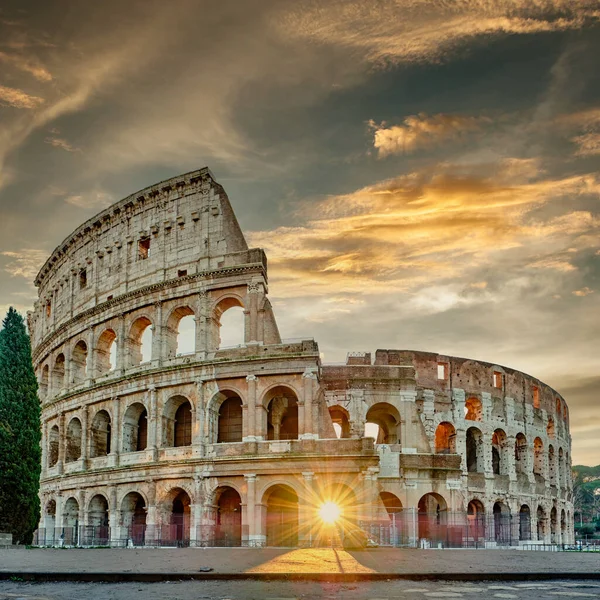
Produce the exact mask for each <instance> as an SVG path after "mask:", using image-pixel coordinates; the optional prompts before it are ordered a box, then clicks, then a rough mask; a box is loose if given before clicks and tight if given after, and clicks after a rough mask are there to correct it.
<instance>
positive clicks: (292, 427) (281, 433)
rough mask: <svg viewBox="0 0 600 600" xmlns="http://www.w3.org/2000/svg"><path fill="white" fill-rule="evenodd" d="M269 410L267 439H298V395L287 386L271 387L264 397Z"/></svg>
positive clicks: (264, 404)
mask: <svg viewBox="0 0 600 600" xmlns="http://www.w3.org/2000/svg"><path fill="white" fill-rule="evenodd" d="M263 406H266V409H267V415H266V416H267V439H269V440H297V439H298V433H299V429H298V395H297V394H296V392H295V391H294V390H293V389H292V388H291V387H290V386H287V385H276V386H275V387H271V388H270V389H269V390H268V391H267V392H266V393H265V395H264V396H263Z"/></svg>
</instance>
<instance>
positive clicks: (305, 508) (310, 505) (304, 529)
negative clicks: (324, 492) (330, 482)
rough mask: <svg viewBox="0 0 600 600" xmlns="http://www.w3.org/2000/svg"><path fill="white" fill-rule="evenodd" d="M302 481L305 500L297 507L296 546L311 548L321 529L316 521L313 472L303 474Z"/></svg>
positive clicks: (315, 492)
mask: <svg viewBox="0 0 600 600" xmlns="http://www.w3.org/2000/svg"><path fill="white" fill-rule="evenodd" d="M302 479H303V480H304V498H305V499H304V502H302V503H301V504H300V506H299V507H298V512H299V515H298V529H299V531H298V545H299V546H306V547H308V548H311V547H312V545H313V544H314V543H315V542H316V537H317V533H318V530H319V528H320V527H321V524H320V523H318V522H317V519H316V510H317V508H318V505H319V495H318V492H317V489H316V480H315V474H314V472H313V471H306V472H303V473H302Z"/></svg>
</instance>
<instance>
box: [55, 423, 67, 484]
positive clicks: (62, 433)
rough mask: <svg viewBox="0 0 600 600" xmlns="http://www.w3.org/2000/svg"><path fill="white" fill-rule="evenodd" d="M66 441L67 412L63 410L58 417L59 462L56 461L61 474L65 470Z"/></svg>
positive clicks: (57, 469)
mask: <svg viewBox="0 0 600 600" xmlns="http://www.w3.org/2000/svg"><path fill="white" fill-rule="evenodd" d="M66 443H67V432H66V430H65V413H64V412H61V413H60V415H59V417H58V462H57V463H56V471H57V473H58V474H59V475H62V474H63V472H64V466H65V450H66Z"/></svg>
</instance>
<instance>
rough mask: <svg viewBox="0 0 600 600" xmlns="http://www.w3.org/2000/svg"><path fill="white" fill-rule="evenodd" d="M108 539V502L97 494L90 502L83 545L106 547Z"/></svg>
mask: <svg viewBox="0 0 600 600" xmlns="http://www.w3.org/2000/svg"><path fill="white" fill-rule="evenodd" d="M109 539H110V536H109V531H108V501H107V500H106V498H105V497H104V496H102V495H101V494H97V495H96V496H94V497H93V498H92V499H91V501H90V505H89V511H88V526H87V527H86V528H85V538H84V542H83V543H84V544H85V545H86V546H106V545H107V544H108V541H109Z"/></svg>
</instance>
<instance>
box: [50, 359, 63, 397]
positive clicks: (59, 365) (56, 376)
mask: <svg viewBox="0 0 600 600" xmlns="http://www.w3.org/2000/svg"><path fill="white" fill-rule="evenodd" d="M51 384H52V391H53V392H54V393H55V394H58V393H59V392H60V391H61V390H62V389H63V388H64V387H65V355H64V354H62V352H61V353H60V354H59V355H58V356H57V357H56V360H55V361H54V368H53V369H52V381H51Z"/></svg>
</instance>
